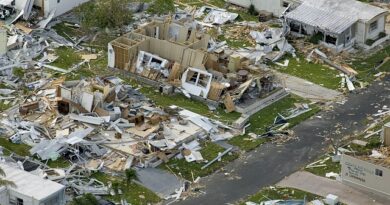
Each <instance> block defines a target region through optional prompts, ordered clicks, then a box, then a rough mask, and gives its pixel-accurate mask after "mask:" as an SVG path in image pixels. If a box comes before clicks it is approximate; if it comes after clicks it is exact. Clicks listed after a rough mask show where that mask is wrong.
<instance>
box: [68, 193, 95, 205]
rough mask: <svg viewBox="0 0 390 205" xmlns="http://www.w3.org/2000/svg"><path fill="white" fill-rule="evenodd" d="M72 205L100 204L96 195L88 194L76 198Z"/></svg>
mask: <svg viewBox="0 0 390 205" xmlns="http://www.w3.org/2000/svg"><path fill="white" fill-rule="evenodd" d="M70 205H99V202H98V200H97V199H96V197H95V196H94V195H92V194H89V193H88V194H84V195H82V196H80V197H77V198H74V199H73V200H72V201H71V202H70Z"/></svg>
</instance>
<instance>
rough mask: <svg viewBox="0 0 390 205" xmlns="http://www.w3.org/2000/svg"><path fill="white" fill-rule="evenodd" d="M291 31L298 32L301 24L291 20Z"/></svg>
mask: <svg viewBox="0 0 390 205" xmlns="http://www.w3.org/2000/svg"><path fill="white" fill-rule="evenodd" d="M290 28H291V31H293V32H296V33H300V32H301V25H299V24H296V23H293V22H291V23H290Z"/></svg>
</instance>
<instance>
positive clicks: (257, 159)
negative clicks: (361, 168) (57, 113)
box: [175, 76, 390, 205]
mask: <svg viewBox="0 0 390 205" xmlns="http://www.w3.org/2000/svg"><path fill="white" fill-rule="evenodd" d="M383 105H387V106H390V76H387V77H386V78H385V79H383V81H380V82H375V83H374V84H373V85H372V86H371V87H369V88H367V89H365V90H364V91H362V92H361V93H357V94H350V95H349V96H348V100H347V102H345V103H344V104H343V105H341V104H338V103H334V105H333V106H334V108H333V109H332V110H330V111H323V112H321V113H318V114H317V115H316V117H313V118H312V119H309V120H306V121H304V122H302V123H301V124H299V125H297V126H296V127H294V128H293V130H294V132H295V134H296V135H297V136H298V137H299V140H296V141H291V142H288V143H287V144H284V145H282V146H277V145H274V144H264V145H262V146H260V147H258V148H257V149H256V150H254V151H252V152H248V153H245V154H243V156H242V157H240V158H239V159H237V160H235V161H234V162H232V163H230V164H229V165H227V166H226V167H225V168H224V169H223V170H221V171H219V172H217V173H214V174H212V175H210V176H208V177H205V178H203V179H202V184H203V185H205V188H204V189H203V191H204V192H205V194H202V195H200V196H198V197H196V198H189V199H186V200H184V201H180V202H177V203H175V204H182V205H202V204H205V205H206V204H207V205H208V204H216V205H219V204H231V203H234V202H237V201H238V200H240V199H243V198H245V197H247V196H248V195H252V194H254V193H256V192H258V191H259V190H260V189H261V188H263V187H266V186H269V185H272V184H275V183H277V182H278V181H280V180H281V179H283V178H284V177H286V176H288V175H290V174H292V173H294V172H295V171H297V170H299V169H301V168H302V167H303V166H304V165H306V164H308V163H309V162H311V161H313V160H314V159H316V158H317V157H319V156H320V155H321V154H323V153H324V152H325V148H326V147H328V143H326V142H325V138H326V137H335V138H337V137H340V136H345V135H350V134H353V133H356V132H360V131H362V130H364V129H365V128H366V125H365V124H364V122H365V120H366V118H367V116H369V115H371V114H374V113H377V111H378V110H379V109H381V108H382V106H383ZM318 116H320V117H318ZM337 127H338V128H337ZM336 130H339V131H340V132H341V133H338V132H336ZM225 173H229V175H228V176H227V175H226V174H225Z"/></svg>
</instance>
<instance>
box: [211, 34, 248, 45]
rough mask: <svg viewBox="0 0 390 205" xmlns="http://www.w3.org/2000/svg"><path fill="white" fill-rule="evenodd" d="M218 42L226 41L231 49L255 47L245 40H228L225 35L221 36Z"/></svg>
mask: <svg viewBox="0 0 390 205" xmlns="http://www.w3.org/2000/svg"><path fill="white" fill-rule="evenodd" d="M218 41H226V44H227V45H228V46H229V47H231V48H242V47H248V46H253V45H252V43H251V42H249V41H247V40H246V39H245V38H241V39H239V40H235V39H229V38H226V37H225V35H219V36H218Z"/></svg>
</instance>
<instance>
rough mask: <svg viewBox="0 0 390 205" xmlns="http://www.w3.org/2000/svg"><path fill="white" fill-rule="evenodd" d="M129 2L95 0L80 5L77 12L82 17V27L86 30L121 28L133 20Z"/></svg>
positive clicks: (122, 0)
mask: <svg viewBox="0 0 390 205" xmlns="http://www.w3.org/2000/svg"><path fill="white" fill-rule="evenodd" d="M129 2H130V0H95V1H90V2H87V3H84V4H82V5H80V6H79V7H78V8H76V10H75V12H76V14H77V15H78V16H79V17H80V19H81V27H82V28H84V29H86V30H90V29H92V28H100V29H103V28H120V27H122V26H123V25H126V24H128V23H130V22H131V20H132V13H131V11H130V10H129V8H128V5H129Z"/></svg>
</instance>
